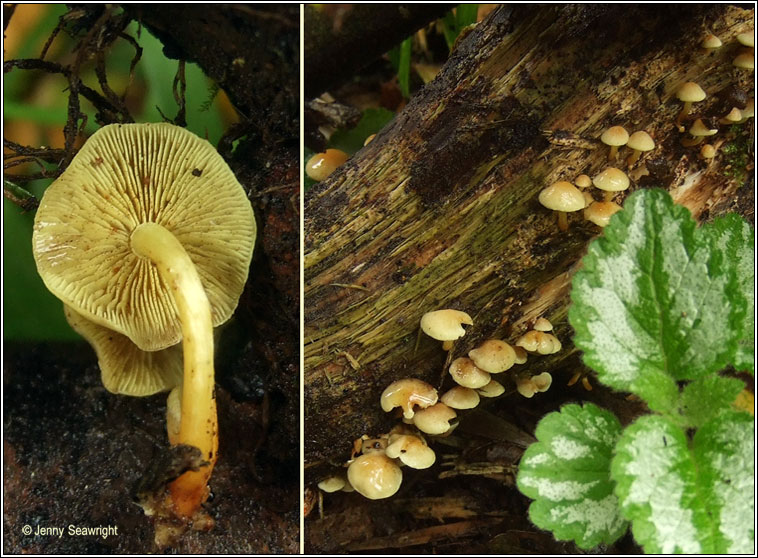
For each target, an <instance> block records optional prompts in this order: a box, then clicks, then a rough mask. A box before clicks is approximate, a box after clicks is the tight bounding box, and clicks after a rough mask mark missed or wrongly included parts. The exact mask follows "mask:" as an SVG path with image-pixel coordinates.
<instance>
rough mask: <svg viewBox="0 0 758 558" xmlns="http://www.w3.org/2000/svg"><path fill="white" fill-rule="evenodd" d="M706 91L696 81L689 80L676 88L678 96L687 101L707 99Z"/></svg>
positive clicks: (697, 101)
mask: <svg viewBox="0 0 758 558" xmlns="http://www.w3.org/2000/svg"><path fill="white" fill-rule="evenodd" d="M705 97H706V95H705V91H703V88H702V87H700V86H699V85H698V84H697V83H695V82H694V81H688V82H685V83H683V84H682V85H680V86H679V89H677V90H676V98H677V99H679V100H680V101H684V102H685V103H699V102H700V101H702V100H703V99H705Z"/></svg>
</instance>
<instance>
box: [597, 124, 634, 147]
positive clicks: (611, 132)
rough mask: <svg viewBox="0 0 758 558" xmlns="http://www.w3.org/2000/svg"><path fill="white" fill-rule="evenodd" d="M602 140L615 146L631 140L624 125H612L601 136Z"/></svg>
mask: <svg viewBox="0 0 758 558" xmlns="http://www.w3.org/2000/svg"><path fill="white" fill-rule="evenodd" d="M600 141H602V142H603V143H604V144H605V145H610V146H614V147H619V146H621V145H626V142H627V141H629V132H627V131H626V130H625V129H624V127H623V126H611V127H610V128H608V129H607V130H606V131H605V132H603V134H602V135H601V136H600Z"/></svg>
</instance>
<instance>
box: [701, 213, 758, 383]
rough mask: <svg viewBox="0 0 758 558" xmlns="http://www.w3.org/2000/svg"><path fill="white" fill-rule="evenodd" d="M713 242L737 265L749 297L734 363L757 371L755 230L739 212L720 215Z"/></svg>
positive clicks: (739, 279) (741, 286)
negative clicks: (755, 353)
mask: <svg viewBox="0 0 758 558" xmlns="http://www.w3.org/2000/svg"><path fill="white" fill-rule="evenodd" d="M707 231H708V232H709V233H710V234H711V238H712V240H711V243H712V245H713V246H715V247H716V248H717V249H718V250H720V251H721V252H722V253H723V255H724V261H725V262H726V263H727V264H729V265H732V266H734V269H735V272H736V274H737V284H738V288H739V290H740V293H741V294H742V296H743V297H744V299H745V315H744V319H743V322H742V330H741V336H740V338H739V339H738V346H737V351H736V354H735V355H734V357H733V360H732V364H733V365H734V367H735V368H736V369H737V370H745V371H749V372H750V373H751V374H753V373H754V367H755V364H754V362H755V356H754V354H753V353H754V345H755V333H754V331H755V291H754V288H755V285H754V283H755V248H754V244H755V231H754V229H753V227H751V226H750V225H749V224H748V223H747V222H745V221H744V220H743V219H741V218H740V217H739V216H738V215H735V214H733V213H732V214H729V215H725V216H724V217H719V218H718V219H716V220H714V221H713V223H711V224H710V225H709V226H708V227H707Z"/></svg>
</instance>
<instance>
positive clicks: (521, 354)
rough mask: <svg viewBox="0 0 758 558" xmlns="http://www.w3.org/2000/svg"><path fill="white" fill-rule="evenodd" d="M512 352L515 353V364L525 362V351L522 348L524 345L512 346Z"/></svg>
mask: <svg viewBox="0 0 758 558" xmlns="http://www.w3.org/2000/svg"><path fill="white" fill-rule="evenodd" d="M513 350H514V352H515V353H516V364H525V363H526V358H527V353H526V351H525V350H524V347H519V346H516V347H513Z"/></svg>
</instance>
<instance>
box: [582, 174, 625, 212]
mask: <svg viewBox="0 0 758 558" xmlns="http://www.w3.org/2000/svg"><path fill="white" fill-rule="evenodd" d="M592 183H593V184H594V185H595V188H598V189H599V190H603V191H604V192H605V201H611V200H612V199H613V196H614V195H615V194H616V192H623V191H624V190H626V189H627V188H629V177H628V176H627V175H626V173H624V171H622V170H619V169H617V168H614V167H608V168H607V169H605V170H603V171H602V172H601V173H600V174H598V175H597V176H595V178H593V179H592ZM582 209H584V208H582Z"/></svg>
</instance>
